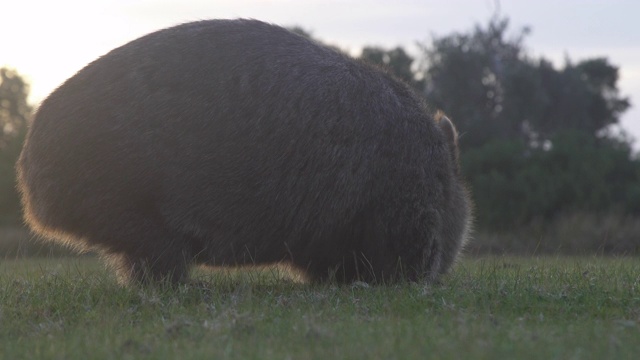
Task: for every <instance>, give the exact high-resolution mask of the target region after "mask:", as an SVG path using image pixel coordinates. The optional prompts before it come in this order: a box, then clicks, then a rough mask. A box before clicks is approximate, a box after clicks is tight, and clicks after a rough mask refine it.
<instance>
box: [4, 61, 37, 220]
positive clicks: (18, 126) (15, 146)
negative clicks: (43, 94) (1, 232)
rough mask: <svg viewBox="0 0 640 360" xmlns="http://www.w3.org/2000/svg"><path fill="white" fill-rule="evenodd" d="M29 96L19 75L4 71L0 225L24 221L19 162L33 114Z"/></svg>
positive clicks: (26, 86) (12, 71)
mask: <svg viewBox="0 0 640 360" xmlns="http://www.w3.org/2000/svg"><path fill="white" fill-rule="evenodd" d="M28 93H29V86H28V85H27V83H26V82H25V81H24V79H22V77H21V76H20V75H18V73H17V72H15V71H14V70H10V69H6V68H2V69H0V223H6V222H17V221H18V219H19V218H20V200H19V196H18V193H17V191H16V187H15V185H16V178H15V162H16V160H17V159H18V156H19V155H20V150H21V149H22V143H23V141H24V138H25V135H26V132H27V120H28V118H29V116H30V113H31V107H30V106H29V105H28V103H27V95H28Z"/></svg>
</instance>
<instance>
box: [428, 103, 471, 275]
mask: <svg viewBox="0 0 640 360" xmlns="http://www.w3.org/2000/svg"><path fill="white" fill-rule="evenodd" d="M434 120H435V122H436V124H437V125H438V127H439V128H440V130H441V131H442V132H443V133H444V136H445V138H446V141H447V144H448V146H449V153H450V154H451V161H452V163H453V168H454V171H455V175H454V178H452V179H451V184H450V186H451V188H450V192H449V194H450V195H449V203H448V204H447V205H446V206H445V207H444V208H443V209H441V211H442V213H443V214H444V216H445V217H446V218H447V219H448V221H445V222H444V223H443V229H442V230H441V231H442V232H441V236H442V243H441V246H442V247H441V249H442V254H441V258H440V261H436V263H439V264H437V265H436V268H438V267H439V268H440V269H439V271H438V272H439V273H445V272H447V271H448V270H449V269H450V267H451V265H453V263H454V262H455V261H456V259H457V255H458V254H459V252H460V250H461V249H462V248H463V247H464V245H465V243H466V242H467V239H468V237H469V234H470V233H471V228H472V223H473V214H472V201H471V197H470V195H469V192H468V190H467V188H466V186H465V184H464V182H463V179H462V175H461V171H460V163H459V150H458V132H457V131H456V128H455V126H454V125H453V122H452V121H451V120H449V118H448V117H447V116H445V115H444V114H443V113H442V112H440V111H439V112H437V113H436V114H435V116H434Z"/></svg>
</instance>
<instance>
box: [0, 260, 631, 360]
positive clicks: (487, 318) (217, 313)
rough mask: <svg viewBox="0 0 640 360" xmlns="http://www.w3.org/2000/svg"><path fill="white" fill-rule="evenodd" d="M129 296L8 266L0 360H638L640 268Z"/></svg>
mask: <svg viewBox="0 0 640 360" xmlns="http://www.w3.org/2000/svg"><path fill="white" fill-rule="evenodd" d="M195 277H196V278H198V279H199V280H202V281H203V283H204V284H205V286H183V287H180V288H178V289H169V288H164V289H163V288H155V289H154V288H145V289H139V288H121V287H119V286H118V285H117V284H116V283H115V280H114V279H113V278H112V276H111V275H110V274H109V273H107V272H106V271H105V270H103V268H102V266H101V264H100V263H99V262H98V261H97V260H96V259H93V258H86V257H85V258H72V259H69V258H57V259H56V258H44V259H18V258H17V259H13V260H7V259H5V260H4V261H2V262H1V263H0V358H2V359H19V358H47V359H75V358H87V357H91V358H95V359H139V358H148V359H175V358H178V357H179V358H186V359H189V358H231V359H250V358H260V359H287V358H290V359H326V358H340V359H343V358H344V359H347V358H348V359H426V358H438V359H449V358H451V359H466V358H473V359H496V358H519V359H528V358H532V359H533V358H536V359H572V358H576V359H589V358H592V359H603V358H610V359H614V358H615V359H625V358H628V359H635V358H636V356H637V354H638V353H640V289H639V288H640V261H638V259H636V258H562V257H561V258H529V259H526V258H510V257H489V258H479V259H467V260H464V261H462V262H461V263H460V264H459V266H458V267H457V268H456V269H455V271H454V272H453V273H452V274H450V275H449V276H447V277H446V278H445V279H444V281H443V283H442V284H440V285H434V286H423V285H420V284H410V283H409V284H399V285H387V286H371V287H369V286H367V285H365V284H353V285H349V286H334V285H331V284H325V285H309V284H302V283H298V282H295V281H292V280H291V279H289V278H287V276H286V274H283V273H282V272H279V271H277V270H271V271H269V270H267V271H265V270H262V271H256V270H242V271H214V272H208V271H207V272H205V271H196V273H195Z"/></svg>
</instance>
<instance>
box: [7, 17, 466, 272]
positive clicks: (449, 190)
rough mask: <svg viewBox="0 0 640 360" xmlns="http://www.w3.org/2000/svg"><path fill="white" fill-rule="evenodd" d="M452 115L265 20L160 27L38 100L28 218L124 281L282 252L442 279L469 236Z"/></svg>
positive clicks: (343, 266)
mask: <svg viewBox="0 0 640 360" xmlns="http://www.w3.org/2000/svg"><path fill="white" fill-rule="evenodd" d="M456 141H457V134H456V131H455V129H454V127H453V125H452V124H451V122H450V121H449V120H448V119H446V118H445V117H443V116H437V115H434V114H433V113H431V112H429V111H428V109H427V108H426V107H425V106H424V105H423V103H422V101H421V100H420V99H419V98H418V97H417V96H416V95H414V94H413V93H412V92H411V91H410V90H409V88H408V87H407V86H405V85H404V84H403V83H401V82H399V81H398V80H395V79H394V78H392V77H391V76H389V75H387V74H385V73H384V72H383V71H380V70H377V69H375V68H373V67H371V66H368V65H366V64H363V63H360V62H358V61H355V60H353V59H350V58H348V57H347V56H345V55H343V54H340V53H339V52H337V51H334V50H332V49H329V48H327V47H324V46H321V45H319V44H317V43H315V42H313V41H311V40H308V39H305V38H303V37H301V36H298V35H295V34H293V33H291V32H289V31H287V30H285V29H283V28H280V27H277V26H273V25H269V24H266V23H263V22H259V21H255V20H211V21H201V22H195V23H189V24H184V25H180V26H176V27H173V28H170V29H165V30H161V31H158V32H155V33H152V34H150V35H147V36H144V37H142V38H140V39H137V40H135V41H132V42H130V43H128V44H126V45H124V46H122V47H120V48H117V49H115V50H113V51H111V52H109V53H108V54H106V55H105V56H103V57H101V58H99V59H98V60H96V61H94V62H93V63H91V64H90V65H88V66H87V67H85V68H84V69H82V70H81V71H80V72H78V73H77V74H76V75H75V76H73V77H72V78H70V79H69V80H67V81H66V82H65V83H64V84H63V85H62V86H60V87H59V88H58V89H57V90H55V91H54V92H53V93H52V94H51V95H50V96H49V97H48V98H47V99H46V100H45V101H44V102H43V103H42V104H41V106H40V108H39V109H38V111H37V114H36V115H35V118H34V121H33V125H32V126H31V128H30V131H29V135H28V138H27V141H26V144H25V147H24V150H23V152H22V155H21V157H20V160H19V163H18V173H19V186H20V189H21V191H22V195H23V203H24V207H25V214H26V220H27V222H28V223H29V224H30V225H31V226H32V228H33V229H34V230H35V231H36V232H38V233H41V234H44V235H46V236H49V237H52V238H56V239H58V240H59V241H61V242H63V243H66V244H67V245H71V246H73V247H76V248H78V249H91V250H97V251H98V252H100V253H101V254H102V255H103V256H104V257H105V258H106V259H107V260H109V262H110V263H111V264H112V265H114V267H115V269H116V270H117V271H118V274H119V275H120V278H121V279H122V280H123V281H125V282H128V281H132V280H133V281H134V282H135V281H157V280H163V281H164V280H169V281H171V282H178V281H184V280H186V278H187V276H188V269H189V265H191V264H207V265H215V266H219V265H223V266H233V265H243V264H269V263H278V262H284V263H289V264H291V265H293V267H295V268H298V269H300V270H302V271H304V272H305V273H306V275H307V276H308V277H309V278H310V279H311V280H322V279H327V278H328V277H334V278H335V280H337V281H353V280H362V281H371V282H376V281H393V280H397V279H412V280H414V279H425V280H427V281H429V280H434V279H436V278H437V276H438V275H440V274H442V273H444V272H446V271H447V270H448V269H449V268H450V266H451V265H452V263H453V262H454V259H455V257H456V255H457V254H458V252H459V251H460V248H461V246H462V245H463V243H464V241H465V237H466V234H467V230H468V227H469V225H468V224H469V218H470V210H469V200H468V199H467V195H466V191H465V189H464V187H463V185H462V183H461V180H460V176H459V170H458V165H457V144H456Z"/></svg>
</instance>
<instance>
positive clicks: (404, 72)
mask: <svg viewBox="0 0 640 360" xmlns="http://www.w3.org/2000/svg"><path fill="white" fill-rule="evenodd" d="M360 59H362V60H364V61H367V62H369V63H372V64H375V65H378V66H382V67H383V68H386V69H387V70H388V71H389V72H391V73H392V74H393V75H395V76H396V77H398V78H400V79H402V80H404V81H405V82H406V83H407V84H409V85H411V86H413V87H414V88H415V89H417V90H419V91H421V92H422V91H423V90H424V81H423V80H422V79H418V77H417V74H416V72H415V71H414V69H413V68H412V66H413V63H414V61H415V59H414V58H413V57H411V56H409V54H407V52H406V51H405V50H404V49H403V48H401V47H396V48H395V49H391V50H384V49H382V48H379V47H373V46H367V47H365V48H363V49H362V53H361V54H360Z"/></svg>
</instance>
